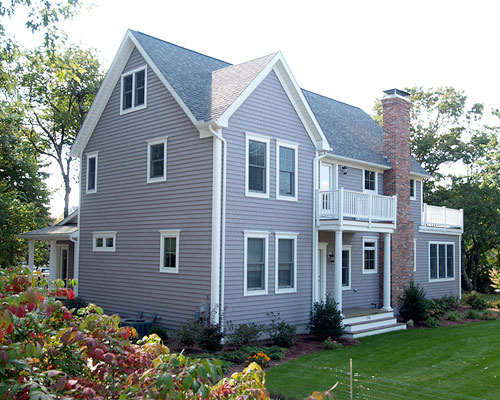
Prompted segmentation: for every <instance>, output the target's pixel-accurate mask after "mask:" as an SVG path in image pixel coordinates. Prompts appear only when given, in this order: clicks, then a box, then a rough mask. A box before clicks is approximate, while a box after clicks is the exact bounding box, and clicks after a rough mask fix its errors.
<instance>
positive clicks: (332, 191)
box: [54, 31, 463, 337]
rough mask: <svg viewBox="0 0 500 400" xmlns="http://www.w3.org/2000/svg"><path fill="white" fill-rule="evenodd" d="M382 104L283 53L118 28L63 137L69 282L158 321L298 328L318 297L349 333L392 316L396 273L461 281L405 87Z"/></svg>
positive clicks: (456, 225)
mask: <svg viewBox="0 0 500 400" xmlns="http://www.w3.org/2000/svg"><path fill="white" fill-rule="evenodd" d="M382 102H383V106H384V127H383V128H381V127H380V126H379V125H378V124H377V123H376V122H375V121H374V120H373V119H371V118H370V117H369V116H368V115H367V114H366V113H365V112H363V111H362V110H361V109H359V108H357V107H353V106H350V105H347V104H344V103H341V102H338V101H335V100H333V99H330V98H328V97H324V96H321V95H319V94H316V93H312V92H309V91H306V90H303V89H301V88H300V87H299V85H298V84H297V82H296V81H295V78H294V77H293V74H292V72H291V70H290V68H289V67H288V65H287V63H286V61H285V59H284V58H283V55H282V54H281V53H275V54H270V55H267V56H264V57H261V58H258V59H255V60H251V61H248V62H246V63H243V64H239V65H231V64H229V63H226V62H223V61H220V60H217V59H214V58H211V57H208V56H205V55H203V54H200V53H197V52H194V51H191V50H188V49H185V48H182V47H179V46H176V45H173V44H171V43H168V42H165V41H163V40H160V39H157V38H154V37H151V36H148V35H145V34H143V33H140V32H136V31H128V32H127V34H126V35H125V38H124V40H123V43H122V45H121V47H120V49H119V50H118V53H117V55H116V57H115V59H114V61H113V63H112V65H111V67H110V70H109V71H108V73H107V75H106V77H105V79H104V82H103V84H102V86H101V88H100V90H99V93H98V95H97V97H96V99H95V101H94V104H93V105H92V108H91V110H90V112H89V114H88V116H87V118H86V120H85V123H84V125H83V127H82V129H81V131H80V133H79V135H78V137H77V139H76V141H75V143H74V145H73V148H72V150H71V155H72V156H74V157H78V158H80V160H81V176H80V194H81V204H80V209H79V214H78V238H77V240H75V243H76V244H75V245H74V247H72V249H71V250H72V251H73V252H74V255H72V258H71V259H72V260H73V259H74V268H72V271H74V273H73V275H74V277H75V278H77V279H78V281H79V287H78V295H79V296H81V297H83V298H84V299H86V300H87V301H92V302H96V303H97V304H99V305H101V306H102V307H103V308H104V310H105V311H106V312H108V313H118V314H120V315H121V316H123V317H134V316H136V315H137V314H138V313H140V312H145V313H148V312H150V313H157V314H158V315H159V317H160V319H159V323H160V324H163V325H164V326H166V327H168V328H176V327H178V326H179V325H180V324H182V323H184V322H185V321H187V320H192V319H194V318H195V317H196V316H197V315H199V314H200V309H205V310H206V309H209V310H210V312H211V314H212V321H213V322H220V323H221V324H223V325H224V323H226V322H227V321H231V322H232V323H233V324H241V323H248V322H256V323H264V324H265V323H267V322H268V317H267V315H266V314H267V313H269V312H275V313H280V315H281V317H282V318H283V319H284V320H285V321H286V322H287V323H290V324H293V325H296V326H298V327H299V328H302V327H305V326H306V325H307V322H308V318H309V312H310V310H311V307H312V304H313V303H314V302H317V301H321V300H323V299H325V297H326V296H327V295H328V294H330V295H331V296H333V298H334V299H335V300H336V302H337V303H338V304H339V306H340V307H341V309H342V311H343V313H344V315H345V317H346V320H345V323H346V327H347V334H348V335H350V336H351V337H358V336H363V335H369V334H374V333H377V332H384V331H389V330H393V329H404V328H405V326H404V325H401V324H397V323H396V321H395V319H394V314H393V308H394V306H395V305H396V304H397V300H398V297H399V295H400V294H401V291H402V289H403V287H404V286H405V285H406V284H407V283H408V282H409V281H410V280H414V281H415V282H417V283H419V284H420V285H422V286H423V287H424V288H425V290H426V292H427V295H428V296H429V297H431V298H432V297H441V296H443V295H453V296H460V253H461V250H460V235H461V233H462V229H463V228H462V227H463V213H462V211H461V210H451V209H446V208H442V207H434V206H429V205H426V204H424V203H423V201H422V184H423V180H424V179H426V178H428V177H429V174H428V173H427V172H426V171H425V170H424V169H423V168H422V167H421V166H420V165H419V164H418V163H417V162H416V161H415V160H414V159H413V158H412V157H411V155H410V147H409V115H410V107H411V103H410V101H409V99H408V97H407V93H405V92H402V91H399V90H395V89H393V90H389V91H386V94H385V97H384V99H383V101H382ZM54 243H56V244H57V242H56V241H54ZM55 259H56V257H55V256H54V260H55ZM58 270H60V268H59V269H57V268H56V267H54V275H56V274H57V272H56V271H58Z"/></svg>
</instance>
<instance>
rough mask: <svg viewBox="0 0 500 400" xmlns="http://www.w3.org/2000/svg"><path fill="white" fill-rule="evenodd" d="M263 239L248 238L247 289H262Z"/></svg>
mask: <svg viewBox="0 0 500 400" xmlns="http://www.w3.org/2000/svg"><path fill="white" fill-rule="evenodd" d="M264 251H265V239H260V238H248V242H247V289H249V290H259V289H262V290H263V289H264V268H265V264H264V263H265V254H264Z"/></svg>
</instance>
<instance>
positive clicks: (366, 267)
mask: <svg viewBox="0 0 500 400" xmlns="http://www.w3.org/2000/svg"><path fill="white" fill-rule="evenodd" d="M377 242H378V240H377V239H376V238H372V237H364V238H363V274H373V273H376V272H377V261H378V260H377V258H378V257H377Z"/></svg>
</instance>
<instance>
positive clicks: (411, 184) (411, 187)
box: [410, 179, 415, 198]
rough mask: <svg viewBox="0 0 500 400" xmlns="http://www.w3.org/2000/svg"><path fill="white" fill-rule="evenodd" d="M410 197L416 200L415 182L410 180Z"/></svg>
mask: <svg viewBox="0 0 500 400" xmlns="http://www.w3.org/2000/svg"><path fill="white" fill-rule="evenodd" d="M410 197H411V198H415V181H414V180H413V179H410Z"/></svg>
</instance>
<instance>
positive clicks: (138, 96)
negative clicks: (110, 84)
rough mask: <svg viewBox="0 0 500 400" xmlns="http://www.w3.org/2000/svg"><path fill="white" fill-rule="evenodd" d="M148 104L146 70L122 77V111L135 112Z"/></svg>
mask: <svg viewBox="0 0 500 400" xmlns="http://www.w3.org/2000/svg"><path fill="white" fill-rule="evenodd" d="M145 104H146V69H145V68H143V69H140V70H138V71H134V72H131V73H129V74H128V75H124V76H122V105H121V107H122V111H129V110H134V109H135V108H138V107H141V106H144V105H145Z"/></svg>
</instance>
